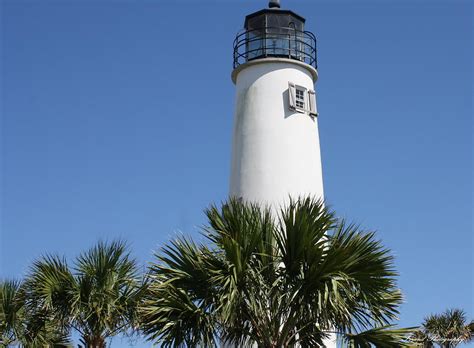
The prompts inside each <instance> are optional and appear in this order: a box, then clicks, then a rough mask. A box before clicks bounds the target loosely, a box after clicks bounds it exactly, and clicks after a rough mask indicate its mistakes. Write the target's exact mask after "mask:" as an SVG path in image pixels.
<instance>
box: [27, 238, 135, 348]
mask: <svg viewBox="0 0 474 348" xmlns="http://www.w3.org/2000/svg"><path fill="white" fill-rule="evenodd" d="M26 288H27V297H28V298H29V302H30V304H31V306H33V307H35V308H37V310H38V311H41V312H43V313H44V314H45V316H46V317H48V318H52V319H54V320H55V321H56V322H58V323H60V326H61V327H62V328H63V329H65V330H71V329H72V330H75V331H77V332H78V333H79V334H80V336H81V343H82V345H83V346H85V347H87V348H89V347H94V348H103V347H105V346H106V341H107V339H108V338H110V337H112V336H115V335H117V334H120V333H126V332H128V331H129V330H130V329H133V328H135V327H136V313H137V307H138V301H139V300H140V294H141V293H142V291H143V287H142V286H141V285H140V283H139V277H138V270H137V263H136V261H135V260H134V259H132V258H130V255H129V252H128V249H127V246H126V245H125V244H124V243H123V242H112V243H109V244H108V243H104V242H99V243H98V244H97V245H96V246H94V247H93V248H91V249H90V250H88V251H86V252H85V253H83V254H81V255H80V256H79V257H78V258H77V259H76V261H75V263H74V266H73V267H72V269H71V268H70V267H69V265H68V264H67V262H66V261H65V260H64V259H62V258H60V257H57V256H46V257H44V258H42V259H40V260H38V261H36V262H34V264H33V266H32V269H31V272H30V274H29V276H28V279H27V281H26ZM46 321H47V320H46Z"/></svg>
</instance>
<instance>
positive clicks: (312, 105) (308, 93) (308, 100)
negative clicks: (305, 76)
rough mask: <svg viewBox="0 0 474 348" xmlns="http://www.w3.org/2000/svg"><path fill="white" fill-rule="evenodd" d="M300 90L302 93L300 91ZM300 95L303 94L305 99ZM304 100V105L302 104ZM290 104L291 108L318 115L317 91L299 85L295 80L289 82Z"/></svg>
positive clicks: (313, 115)
mask: <svg viewBox="0 0 474 348" xmlns="http://www.w3.org/2000/svg"><path fill="white" fill-rule="evenodd" d="M297 91H300V92H302V93H298V92H297ZM298 95H300V96H301V95H302V96H303V100H301V98H298V97H297V96H298ZM301 101H302V102H303V107H301V106H299V105H298V103H299V104H300V105H301ZM288 106H289V109H290V110H293V111H296V112H299V113H302V114H307V115H309V116H311V117H317V116H318V110H317V105H316V92H315V91H314V90H311V89H308V88H306V87H304V86H300V85H297V84H295V83H293V82H288Z"/></svg>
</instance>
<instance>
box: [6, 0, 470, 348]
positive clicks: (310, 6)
mask: <svg viewBox="0 0 474 348" xmlns="http://www.w3.org/2000/svg"><path fill="white" fill-rule="evenodd" d="M1 4H2V6H1V11H2V13H1V29H2V33H1V42H2V46H1V49H2V51H1V64H2V71H1V73H2V76H1V83H2V85H1V88H2V90H1V102H2V105H1V106H2V109H1V112H2V123H1V127H2V134H1V135H2V149H1V158H2V168H1V169H2V170H1V172H2V185H1V198H2V206H1V218H2V221H1V245H0V255H1V257H0V277H1V278H5V277H22V276H23V275H24V274H25V273H26V272H27V270H28V267H29V265H30V263H31V262H32V261H33V260H34V259H35V258H37V257H39V256H40V255H42V254H44V253H60V254H64V255H66V256H67V257H69V258H73V257H74V256H76V255H77V254H78V253H79V252H81V251H82V250H85V249H86V248H88V247H90V246H92V245H93V244H94V243H95V242H96V241H97V240H99V239H114V238H117V237H120V238H123V239H126V240H127V241H129V242H130V244H131V246H132V248H133V253H134V255H135V256H136V257H137V258H138V260H139V261H140V262H141V263H142V264H145V263H146V262H147V261H150V260H152V252H153V250H157V249H158V248H159V247H160V246H161V245H163V244H164V243H165V242H166V241H168V240H169V239H170V238H171V237H173V236H174V235H176V233H177V232H178V231H183V232H184V233H187V234H191V235H193V236H195V237H197V238H199V237H198V235H199V233H198V231H199V228H198V227H199V226H200V225H202V224H204V223H205V220H204V218H203V214H202V210H203V208H205V207H206V206H208V205H209V204H210V203H211V202H219V201H221V200H223V199H225V198H226V195H227V191H228V181H229V170H230V151H231V149H230V144H231V126H232V117H233V108H234V86H233V84H232V82H231V80H230V73H231V70H232V42H233V39H234V36H235V34H236V32H237V31H238V30H240V29H241V28H242V26H243V20H244V16H245V15H246V14H248V13H250V12H253V11H255V10H259V9H260V8H263V7H266V5H267V2H266V1H265V0H258V1H256V0H254V1H206V0H203V1H158V0H156V1H151V0H150V1H131V0H129V1H112V0H101V1H92V0H83V1H79V0H77V1H76V0H74V1H59V0H58V1H53V0H51V1H39V0H37V1H35V0H31V1H26V0H3V1H1ZM282 5H283V7H284V8H290V9H292V10H294V11H296V12H297V13H299V14H301V15H303V16H305V17H306V18H307V26H306V28H307V30H310V31H312V32H314V33H315V34H316V36H317V38H318V49H319V52H318V59H319V77H320V79H319V81H318V83H317V86H316V89H317V91H318V109H319V111H320V118H319V122H320V136H321V148H322V158H323V170H324V184H325V193H326V198H327V200H328V202H329V203H330V204H331V205H332V206H333V207H334V208H335V209H336V210H337V212H338V214H339V215H341V216H345V217H347V218H349V219H351V220H354V221H356V222H359V223H361V224H362V225H363V226H365V227H367V228H370V229H376V230H378V236H379V237H380V238H381V239H382V240H383V241H384V243H385V245H387V246H388V247H390V248H391V249H392V250H393V252H394V254H395V255H396V264H397V267H398V270H399V272H400V286H401V288H402V290H403V293H404V295H405V298H406V303H405V304H404V305H403V307H402V309H401V310H402V311H401V321H400V324H401V325H410V326H411V325H418V324H419V323H420V322H421V321H422V318H423V317H424V316H426V315H427V314H430V313H432V312H440V311H443V310H444V309H446V308H450V307H460V308H463V309H465V310H466V311H467V313H468V314H469V316H470V318H473V317H474V307H473V297H474V296H473V278H474V273H473V268H474V265H473V220H472V213H473V201H472V197H473V181H472V178H473V170H472V164H473V143H472V136H473V127H472V116H473V108H472V98H473V70H472V61H473V6H472V5H471V4H470V2H469V1H448V0H446V1H421V0H418V1H375V0H374V1H294V0H293V1H292V0H282ZM127 345H128V344H127V342H126V341H123V342H122V343H119V340H116V341H114V345H113V346H114V347H115V346H123V347H125V346H127ZM137 346H143V347H147V346H149V344H143V345H140V344H137Z"/></svg>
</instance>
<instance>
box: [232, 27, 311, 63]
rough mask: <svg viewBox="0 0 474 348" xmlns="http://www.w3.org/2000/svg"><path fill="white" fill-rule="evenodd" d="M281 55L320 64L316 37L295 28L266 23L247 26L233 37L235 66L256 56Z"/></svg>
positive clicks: (256, 57)
mask: <svg viewBox="0 0 474 348" xmlns="http://www.w3.org/2000/svg"><path fill="white" fill-rule="evenodd" d="M266 57H279V58H289V59H294V60H299V61H300V62H303V63H306V64H309V65H311V66H312V67H314V68H317V67H318V64H317V58H316V37H315V36H314V34H313V33H311V32H309V31H299V30H296V29H294V28H282V27H266V28H261V29H254V30H246V31H243V32H240V33H239V34H237V36H236V37H235V40H234V69H235V68H236V67H238V66H239V65H241V64H244V63H246V62H248V61H251V60H253V59H259V58H266Z"/></svg>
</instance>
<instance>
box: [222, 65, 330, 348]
mask: <svg viewBox="0 0 474 348" xmlns="http://www.w3.org/2000/svg"><path fill="white" fill-rule="evenodd" d="M262 61H263V60H260V61H259V62H257V61H256V62H250V63H247V64H245V65H244V66H240V67H238V68H237V69H236V70H234V72H233V74H232V75H233V76H232V77H233V80H234V82H235V84H236V89H237V98H236V109H235V115H234V133H233V142H232V168H231V179H230V195H231V196H235V197H242V198H243V199H244V200H246V201H253V202H259V203H264V204H269V205H271V206H272V207H273V209H278V208H279V207H280V206H282V205H284V204H286V203H287V202H288V199H289V197H290V196H291V197H298V196H303V195H304V196H306V195H312V196H314V197H316V198H323V197H324V191H323V176H322V168H321V154H320V147H319V133H318V120H317V118H314V119H313V118H311V117H310V116H308V115H307V114H302V113H298V112H295V111H292V110H290V109H289V107H288V82H293V83H294V84H296V85H299V86H302V87H305V88H307V89H308V90H312V89H314V83H315V82H316V81H315V80H316V78H317V73H316V71H315V70H314V69H312V68H311V67H310V66H307V65H305V64H302V63H300V62H295V61H291V60H288V59H276V58H265V59H264V62H262ZM325 346H326V347H327V348H335V347H336V343H335V337H332V338H331V339H328V340H327V341H326V342H325Z"/></svg>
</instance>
